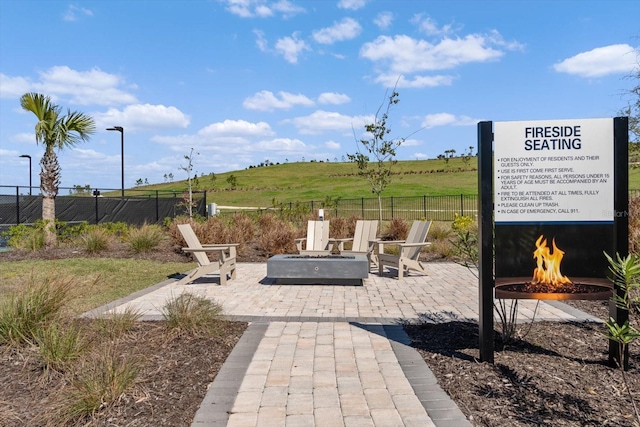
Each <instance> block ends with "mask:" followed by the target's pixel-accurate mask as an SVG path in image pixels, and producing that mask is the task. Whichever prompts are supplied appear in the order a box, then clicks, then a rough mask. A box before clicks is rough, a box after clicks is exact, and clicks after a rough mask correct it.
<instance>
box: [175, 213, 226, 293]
mask: <svg viewBox="0 0 640 427" xmlns="http://www.w3.org/2000/svg"><path fill="white" fill-rule="evenodd" d="M178 230H180V233H181V234H182V237H183V238H184V240H185V242H187V247H186V248H182V250H183V251H184V252H188V253H191V254H193V257H194V258H195V260H196V262H197V263H198V267H196V269H195V270H192V271H190V272H188V273H187V274H186V276H185V277H183V278H182V279H180V280H179V281H178V282H177V283H176V285H186V284H187V283H191V282H193V281H194V280H196V279H198V278H200V277H202V276H206V275H209V274H211V273H215V272H216V271H219V272H220V284H221V285H226V284H227V276H229V279H235V278H236V247H237V246H238V244H237V243H228V244H220V245H203V244H201V243H200V240H199V239H198V236H196V233H195V232H194V231H193V228H191V224H178ZM207 252H217V254H218V261H213V262H212V261H211V260H209V257H208V256H207Z"/></svg>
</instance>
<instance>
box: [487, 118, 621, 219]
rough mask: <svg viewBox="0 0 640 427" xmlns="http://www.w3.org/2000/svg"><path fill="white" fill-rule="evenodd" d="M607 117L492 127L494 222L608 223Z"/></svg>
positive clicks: (610, 163) (610, 158) (610, 155)
mask: <svg viewBox="0 0 640 427" xmlns="http://www.w3.org/2000/svg"><path fill="white" fill-rule="evenodd" d="M613 146H614V137H613V120H612V119H579V120H545V121H522V122H495V123H494V168H493V170H494V191H495V212H494V214H495V222H496V223H498V222H565V221H571V222H573V221H607V222H611V221H613V220H614V216H615V211H614V206H613V202H614V201H613V195H614V179H613V178H614V173H613V171H614V150H613Z"/></svg>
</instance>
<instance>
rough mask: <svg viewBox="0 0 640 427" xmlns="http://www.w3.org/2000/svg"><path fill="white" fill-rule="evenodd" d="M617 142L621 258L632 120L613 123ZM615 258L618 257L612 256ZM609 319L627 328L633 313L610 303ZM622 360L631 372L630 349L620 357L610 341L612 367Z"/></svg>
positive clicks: (626, 234) (624, 250)
mask: <svg viewBox="0 0 640 427" xmlns="http://www.w3.org/2000/svg"><path fill="white" fill-rule="evenodd" d="M613 138H614V150H615V155H614V160H613V161H614V177H615V178H614V179H615V191H614V195H613V204H614V212H615V214H614V223H615V236H614V242H615V248H616V252H617V253H618V254H620V256H621V257H625V256H627V255H628V254H629V118H628V117H616V118H615V119H613ZM609 255H611V256H614V255H615V254H609ZM613 291H614V292H615V293H616V295H618V296H619V297H622V296H623V295H624V292H623V290H622V289H621V288H620V287H616V288H615V289H614V290H613ZM609 316H610V317H611V318H613V320H615V321H616V323H617V324H618V325H623V324H624V322H626V321H627V320H629V311H627V310H624V309H622V308H620V307H617V306H616V305H615V304H614V303H613V302H610V303H609ZM617 360H621V361H622V364H623V367H624V370H627V369H629V346H625V350H624V355H621V354H620V345H619V344H618V343H617V342H616V341H614V340H609V364H610V365H611V366H616V361H617Z"/></svg>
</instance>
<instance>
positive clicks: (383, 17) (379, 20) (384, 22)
mask: <svg viewBox="0 0 640 427" xmlns="http://www.w3.org/2000/svg"><path fill="white" fill-rule="evenodd" d="M392 22H393V12H380V13H379V14H378V15H377V16H376V17H375V19H374V20H373V23H374V24H376V25H377V26H378V28H380V29H381V30H384V29H387V28H389V26H390V25H391V23H392Z"/></svg>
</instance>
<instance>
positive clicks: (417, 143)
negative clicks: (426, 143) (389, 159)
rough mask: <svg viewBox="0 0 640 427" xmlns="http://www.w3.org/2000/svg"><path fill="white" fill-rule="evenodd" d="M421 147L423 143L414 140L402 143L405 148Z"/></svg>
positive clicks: (409, 139) (410, 139) (408, 139)
mask: <svg viewBox="0 0 640 427" xmlns="http://www.w3.org/2000/svg"><path fill="white" fill-rule="evenodd" d="M419 145H422V141H420V140H419V139H414V138H407V139H405V140H404V141H403V142H402V146H403V147H417V146H419Z"/></svg>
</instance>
